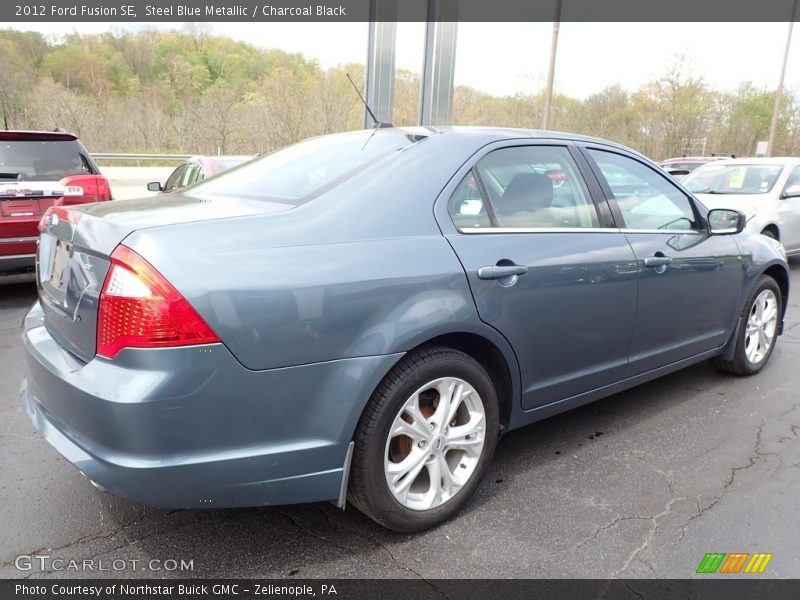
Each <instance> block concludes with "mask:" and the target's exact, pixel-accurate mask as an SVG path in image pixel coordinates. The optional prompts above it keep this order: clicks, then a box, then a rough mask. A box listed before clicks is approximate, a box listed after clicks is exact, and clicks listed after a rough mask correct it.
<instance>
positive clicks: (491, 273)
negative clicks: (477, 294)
mask: <svg viewBox="0 0 800 600" xmlns="http://www.w3.org/2000/svg"><path fill="white" fill-rule="evenodd" d="M527 272H528V267H526V266H525V265H493V266H491V267H480V268H479V269H478V279H502V278H503V277H513V276H514V275H525V273H527Z"/></svg>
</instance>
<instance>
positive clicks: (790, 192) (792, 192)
mask: <svg viewBox="0 0 800 600" xmlns="http://www.w3.org/2000/svg"><path fill="white" fill-rule="evenodd" d="M781 196H782V197H783V198H797V197H798V196H800V183H793V184H792V185H790V186H789V187H787V188H786V189H785V190H783V194H781Z"/></svg>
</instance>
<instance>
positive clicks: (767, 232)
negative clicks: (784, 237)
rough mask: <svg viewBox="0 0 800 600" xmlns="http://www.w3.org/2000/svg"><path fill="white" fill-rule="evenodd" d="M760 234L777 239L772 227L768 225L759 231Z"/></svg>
mask: <svg viewBox="0 0 800 600" xmlns="http://www.w3.org/2000/svg"><path fill="white" fill-rule="evenodd" d="M761 235H763V236H765V237H768V238H769V239H771V240H777V239H778V236H777V235H775V231H774V230H773V229H771V228H769V227H767V228H766V229H764V230H763V231H762V232H761Z"/></svg>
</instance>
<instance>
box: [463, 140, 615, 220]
mask: <svg viewBox="0 0 800 600" xmlns="http://www.w3.org/2000/svg"><path fill="white" fill-rule="evenodd" d="M477 177H479V178H480V182H482V183H483V190H481V188H480V187H479V186H478V180H477ZM484 190H485V192H484ZM485 196H488V198H487V197H485ZM448 208H449V211H450V215H451V216H452V218H453V221H454V222H455V224H456V226H457V227H459V229H474V228H478V227H500V228H517V229H531V228H535V229H550V228H575V227H599V219H598V217H597V209H596V208H595V206H594V203H593V202H592V199H591V196H590V195H589V190H588V189H587V187H586V183H585V182H584V181H583V177H582V176H581V174H580V172H579V171H578V168H577V166H576V164H575V162H574V160H573V159H572V156H571V155H570V153H569V151H568V150H567V149H566V148H565V147H563V146H515V147H513V148H503V149H500V150H495V151H493V152H490V153H489V154H487V155H486V156H484V157H483V158H481V159H480V160H479V161H478V163H477V165H476V166H475V169H474V170H473V171H472V172H470V173H469V174H468V175H467V177H465V179H464V180H463V181H462V182H461V184H460V185H459V187H458V188H457V189H456V191H455V193H454V194H453V197H452V198H451V199H450V203H449V206H448Z"/></svg>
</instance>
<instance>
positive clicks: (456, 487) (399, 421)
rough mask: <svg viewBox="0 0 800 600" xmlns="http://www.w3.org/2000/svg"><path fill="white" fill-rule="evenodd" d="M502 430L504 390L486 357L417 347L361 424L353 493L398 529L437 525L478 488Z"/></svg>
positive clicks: (374, 515)
mask: <svg viewBox="0 0 800 600" xmlns="http://www.w3.org/2000/svg"><path fill="white" fill-rule="evenodd" d="M498 432H499V426H498V403H497V394H496V392H495V388H494V385H493V384H492V381H491V379H490V378H489V375H488V374H487V373H486V371H485V369H484V368H483V367H482V366H481V365H480V363H478V362H477V361H476V360H475V359H473V358H472V357H470V356H469V355H467V354H464V353H463V352H459V351H457V350H453V349H450V348H444V347H431V348H428V349H423V350H421V351H417V352H414V353H413V354H409V355H408V356H406V357H405V358H404V359H403V360H402V361H401V362H400V363H399V364H398V365H397V366H395V368H394V369H392V371H391V372H390V373H389V374H388V375H387V376H386V377H385V378H384V380H383V382H382V383H381V385H380V386H379V387H378V389H377V390H376V391H375V393H374V394H373V396H372V398H371V400H370V403H369V405H368V406H367V408H366V410H365V411H364V414H363V415H362V417H361V421H360V422H359V424H358V428H357V430H356V435H355V449H354V454H353V464H352V470H351V478H350V500H351V501H352V502H353V504H355V505H356V506H357V507H358V508H359V509H360V510H361V511H362V512H364V513H365V514H366V515H367V516H369V517H370V518H372V519H374V520H375V521H377V522H378V523H380V524H381V525H384V526H385V527H388V528H390V529H394V530H397V531H405V532H412V531H421V530H424V529H428V528H430V527H434V526H436V525H438V524H439V523H442V522H443V521H445V520H447V519H448V518H450V517H451V516H452V515H453V514H455V513H456V512H457V511H458V510H459V509H460V508H461V507H462V506H463V505H464V503H465V502H466V501H467V500H468V499H469V497H470V496H471V495H472V493H473V492H474V491H475V489H476V488H477V487H478V485H479V483H480V480H481V478H482V477H483V474H484V472H485V470H486V468H487V466H488V464H489V463H490V461H491V458H492V455H493V454H494V449H495V446H496V444H497V437H498Z"/></svg>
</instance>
